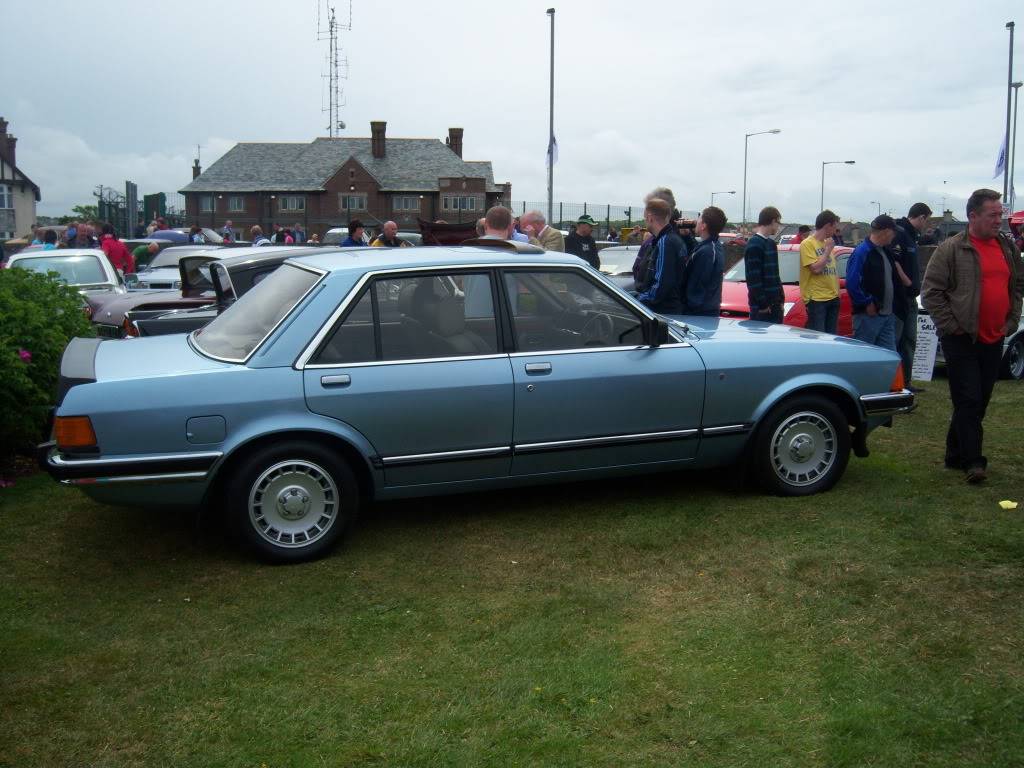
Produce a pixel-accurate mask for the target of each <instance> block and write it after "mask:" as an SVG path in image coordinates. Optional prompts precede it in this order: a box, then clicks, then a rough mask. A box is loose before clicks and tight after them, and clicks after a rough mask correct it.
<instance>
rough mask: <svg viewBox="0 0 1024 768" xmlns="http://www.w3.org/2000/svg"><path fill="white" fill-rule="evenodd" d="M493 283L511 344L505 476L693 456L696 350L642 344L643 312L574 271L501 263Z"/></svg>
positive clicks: (699, 386)
mask: <svg viewBox="0 0 1024 768" xmlns="http://www.w3.org/2000/svg"><path fill="white" fill-rule="evenodd" d="M502 279H503V286H504V288H505V291H506V297H507V303H508V308H509V315H510V318H511V332H512V335H513V338H514V345H515V349H516V351H515V352H514V353H513V354H511V361H512V375H513V377H514V380H515V424H514V432H513V446H514V455H513V460H512V473H513V474H514V475H531V474H540V473H547V472H560V471H572V470H583V469H592V468H599V467H611V466H625V465H637V464H651V463H657V462H666V461H680V460H688V459H692V458H693V457H694V456H695V455H696V452H697V446H698V437H699V429H700V419H701V412H702V410H703V404H704V364H703V362H702V361H701V359H700V356H699V355H698V354H697V352H696V350H694V349H693V348H692V347H691V346H690V345H689V344H687V343H682V342H675V341H674V340H673V341H672V342H671V343H668V344H664V345H661V346H657V347H652V346H650V345H648V344H647V343H645V341H644V335H643V334H644V331H643V324H644V317H645V316H644V315H643V314H642V313H641V312H640V311H639V310H638V309H637V308H636V307H634V306H632V305H630V304H629V302H627V301H626V300H625V299H624V298H623V297H621V296H619V295H617V292H616V291H615V290H614V289H613V288H611V287H610V286H608V285H605V284H604V283H601V282H599V281H597V280H596V279H594V278H592V277H590V276H589V275H588V274H587V273H586V272H584V271H583V270H580V269H575V268H571V267H570V268H561V269H560V268H554V267H553V268H524V269H508V270H505V271H504V272H503V274H502Z"/></svg>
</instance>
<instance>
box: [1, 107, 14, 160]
mask: <svg viewBox="0 0 1024 768" xmlns="http://www.w3.org/2000/svg"><path fill="white" fill-rule="evenodd" d="M17 143H18V140H17V139H16V138H14V137H13V136H8V135H7V121H6V120H4V119H3V118H2V117H0V152H2V153H3V155H4V157H6V158H7V162H8V163H10V164H11V165H17V163H16V162H15V157H14V155H15V152H14V149H15V145H16V144H17Z"/></svg>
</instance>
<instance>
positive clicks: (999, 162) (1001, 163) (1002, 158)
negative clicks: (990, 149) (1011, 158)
mask: <svg viewBox="0 0 1024 768" xmlns="http://www.w3.org/2000/svg"><path fill="white" fill-rule="evenodd" d="M1004 170H1006V134H1005V133H1004V134H1003V143H1002V145H1001V146H1000V147H999V157H998V158H997V159H996V170H995V173H993V174H992V178H993V179H994V178H996V176H998V175H999V174H1001V173H1002V172H1003V171H1004Z"/></svg>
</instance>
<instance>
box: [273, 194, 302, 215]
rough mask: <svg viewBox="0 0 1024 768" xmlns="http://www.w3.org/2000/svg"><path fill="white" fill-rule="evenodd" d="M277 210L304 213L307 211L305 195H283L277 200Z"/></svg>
mask: <svg viewBox="0 0 1024 768" xmlns="http://www.w3.org/2000/svg"><path fill="white" fill-rule="evenodd" d="M277 209H278V210H279V211H304V210H306V198H305V197H304V196H303V195H281V196H280V197H279V198H277Z"/></svg>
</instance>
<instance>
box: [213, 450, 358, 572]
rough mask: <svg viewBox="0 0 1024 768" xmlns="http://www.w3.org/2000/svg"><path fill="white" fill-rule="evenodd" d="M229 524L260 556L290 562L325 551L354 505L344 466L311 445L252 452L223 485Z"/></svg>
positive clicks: (354, 496)
mask: <svg viewBox="0 0 1024 768" xmlns="http://www.w3.org/2000/svg"><path fill="white" fill-rule="evenodd" d="M227 493H228V498H227V501H228V512H229V515H230V522H231V527H232V529H233V530H234V531H235V533H236V534H237V535H238V537H239V538H240V539H241V540H242V542H243V543H245V544H246V545H248V546H249V548H250V549H252V550H254V551H255V552H256V553H257V554H259V555H260V556H261V557H263V558H264V559H266V560H269V561H272V562H281V563H295V562H301V561H303V560H310V559H313V558H316V557H320V556H322V555H324V554H326V553H327V552H328V551H329V550H330V549H331V548H332V547H333V546H334V544H335V543H336V542H337V540H338V538H339V537H340V536H341V534H342V533H343V531H344V529H345V527H346V525H347V524H348V522H349V521H350V520H351V519H352V518H353V517H354V516H355V514H356V511H357V507H358V505H359V489H358V487H357V483H356V478H355V475H354V474H353V472H352V470H351V469H350V468H349V466H348V464H346V462H345V461H344V459H342V458H341V457H339V456H336V455H335V454H333V453H332V452H331V451H328V450H326V449H325V448H323V447H321V446H319V445H315V444H312V443H303V442H285V443H282V444H280V445H271V446H267V447H265V448H262V449H260V450H258V451H256V452H255V453H254V454H253V455H252V456H250V457H248V459H247V460H246V461H245V462H244V464H243V465H242V466H241V468H240V469H239V471H237V472H236V473H235V474H234V476H233V477H232V478H231V480H230V481H229V483H228V487H227Z"/></svg>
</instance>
